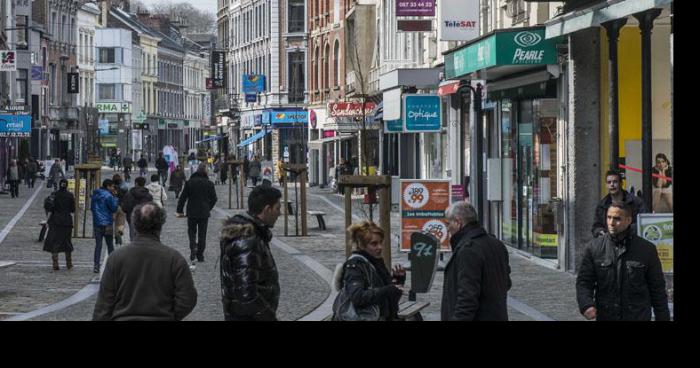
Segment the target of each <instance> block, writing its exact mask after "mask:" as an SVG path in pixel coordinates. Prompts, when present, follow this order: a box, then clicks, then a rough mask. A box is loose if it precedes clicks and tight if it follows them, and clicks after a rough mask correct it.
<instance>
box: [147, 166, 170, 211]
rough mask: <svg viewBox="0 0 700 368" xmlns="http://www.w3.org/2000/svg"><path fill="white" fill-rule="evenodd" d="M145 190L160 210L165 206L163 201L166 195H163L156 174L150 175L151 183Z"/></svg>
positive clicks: (162, 189) (163, 189)
mask: <svg viewBox="0 0 700 368" xmlns="http://www.w3.org/2000/svg"><path fill="white" fill-rule="evenodd" d="M146 189H148V192H149V193H151V197H153V202H154V203H155V204H157V205H158V206H159V207H160V208H163V207H164V206H165V201H166V200H167V199H168V194H167V193H165V188H163V186H162V185H160V183H159V182H158V175H157V174H153V175H151V183H150V184H148V185H147V186H146Z"/></svg>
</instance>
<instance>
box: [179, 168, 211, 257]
mask: <svg viewBox="0 0 700 368" xmlns="http://www.w3.org/2000/svg"><path fill="white" fill-rule="evenodd" d="M217 200H218V198H217V196H216V189H215V188H214V183H212V182H211V180H209V175H208V174H207V164H205V163H202V164H200V165H199V167H198V168H197V172H195V173H194V174H192V176H190V180H188V181H187V182H185V188H184V189H183V190H182V193H180V199H179V200H178V202H177V215H176V216H177V217H185V215H184V213H183V209H184V207H185V202H187V235H188V236H189V238H190V261H194V259H195V257H197V261H198V262H204V249H205V248H206V245H207V225H208V224H209V216H210V212H211V210H212V209H213V208H214V205H216V201H217Z"/></svg>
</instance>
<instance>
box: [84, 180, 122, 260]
mask: <svg viewBox="0 0 700 368" xmlns="http://www.w3.org/2000/svg"><path fill="white" fill-rule="evenodd" d="M116 194H117V189H116V188H114V182H113V181H112V180H111V179H105V180H104V181H103V182H102V187H101V188H99V189H95V191H94V192H92V197H91V199H90V201H91V205H90V209H91V210H92V226H93V229H94V230H93V231H94V235H95V263H94V265H95V267H94V269H93V272H95V273H99V272H100V262H101V259H102V238H104V240H105V242H107V252H108V253H109V254H112V252H113V251H114V244H113V237H112V236H113V230H114V226H113V224H114V223H113V220H112V217H113V215H114V213H115V212H117V206H118V204H119V202H118V200H117V197H116Z"/></svg>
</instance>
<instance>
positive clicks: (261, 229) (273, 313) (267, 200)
mask: <svg viewBox="0 0 700 368" xmlns="http://www.w3.org/2000/svg"><path fill="white" fill-rule="evenodd" d="M281 197H282V194H281V193H280V191H279V190H277V189H275V188H272V187H267V186H257V187H255V188H254V189H253V190H252V192H251V193H250V196H249V197H248V212H247V213H244V214H240V215H236V216H234V217H232V218H229V219H228V220H227V221H226V222H225V223H224V227H223V228H222V229H221V238H220V246H221V256H220V257H221V258H220V261H221V266H220V269H219V271H220V274H221V292H222V299H221V301H222V303H223V308H224V318H225V319H226V320H227V321H275V320H277V306H278V305H279V298H280V285H279V274H278V272H277V266H276V264H275V260H274V258H273V257H272V253H271V252H270V241H271V240H272V231H271V230H270V229H271V228H272V227H273V226H274V225H275V222H276V221H277V218H278V217H279V215H280V198H281Z"/></svg>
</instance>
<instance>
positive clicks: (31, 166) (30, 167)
mask: <svg viewBox="0 0 700 368" xmlns="http://www.w3.org/2000/svg"><path fill="white" fill-rule="evenodd" d="M37 172H39V164H37V162H36V160H34V159H33V158H32V159H29V163H27V188H34V182H35V181H36V174H37Z"/></svg>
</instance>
